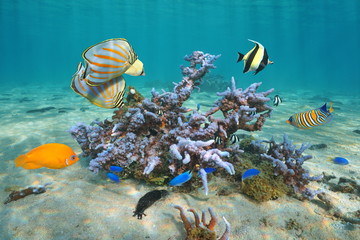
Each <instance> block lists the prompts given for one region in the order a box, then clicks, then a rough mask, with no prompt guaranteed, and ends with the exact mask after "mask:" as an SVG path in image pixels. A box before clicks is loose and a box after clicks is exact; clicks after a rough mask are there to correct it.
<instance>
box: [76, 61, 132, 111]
mask: <svg viewBox="0 0 360 240" xmlns="http://www.w3.org/2000/svg"><path fill="white" fill-rule="evenodd" d="M84 73H85V67H84V66H83V65H82V63H79V65H78V69H77V71H76V73H75V74H74V76H73V79H72V81H71V86H70V87H71V88H72V90H74V92H76V93H77V94H79V95H81V96H83V97H84V98H86V99H87V100H89V101H90V102H91V103H92V104H94V105H96V106H98V107H102V108H120V107H121V106H122V105H123V97H124V92H125V80H124V78H123V77H122V76H118V77H115V78H112V79H110V80H108V81H107V82H105V83H102V84H100V85H97V86H90V85H88V84H87V83H86V81H85V80H84V78H83V77H84Z"/></svg>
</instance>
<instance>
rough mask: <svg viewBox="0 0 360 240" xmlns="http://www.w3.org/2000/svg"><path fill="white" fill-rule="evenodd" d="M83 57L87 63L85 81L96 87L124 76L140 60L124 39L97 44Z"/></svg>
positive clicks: (83, 54)
mask: <svg viewBox="0 0 360 240" xmlns="http://www.w3.org/2000/svg"><path fill="white" fill-rule="evenodd" d="M82 57H83V58H84V59H85V62H86V64H85V67H86V68H85V73H84V78H85V81H86V82H87V83H88V84H89V85H95V86H96V85H99V84H103V83H105V82H107V81H109V80H110V79H112V78H116V77H118V76H120V75H122V74H123V73H125V72H126V71H128V70H129V69H130V67H131V66H132V65H133V64H134V63H135V62H136V60H138V56H137V55H136V53H135V51H134V49H133V48H132V46H131V45H130V44H129V42H128V41H127V40H126V39H124V38H113V39H108V40H105V41H102V42H100V43H98V44H95V45H93V46H91V47H89V48H87V49H86V50H85V51H84V52H83V53H82ZM140 63H141V61H140ZM140 63H139V62H138V63H137V64H140ZM141 64H142V63H141ZM141 64H140V65H141Z"/></svg>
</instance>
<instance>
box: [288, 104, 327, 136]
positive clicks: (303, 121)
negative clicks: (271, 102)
mask: <svg viewBox="0 0 360 240" xmlns="http://www.w3.org/2000/svg"><path fill="white" fill-rule="evenodd" d="M333 111H334V109H333V108H332V103H331V102H330V108H329V110H328V109H327V108H326V103H325V104H324V105H323V106H322V107H321V108H317V109H314V110H309V111H306V112H301V113H296V114H294V115H292V116H291V117H290V118H289V119H288V120H286V122H287V123H288V124H290V125H293V126H295V127H298V128H301V129H310V128H312V127H315V126H318V125H322V124H325V123H327V122H329V121H330V120H331V119H332V117H333V115H332V114H331V113H332V112H333Z"/></svg>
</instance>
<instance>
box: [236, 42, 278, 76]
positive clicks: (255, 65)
mask: <svg viewBox="0 0 360 240" xmlns="http://www.w3.org/2000/svg"><path fill="white" fill-rule="evenodd" d="M248 40H249V41H250V42H253V43H255V47H254V48H253V49H251V50H250V51H249V52H248V53H247V54H245V55H244V54H242V53H240V52H238V55H239V56H238V60H237V62H240V61H241V60H244V70H243V73H247V72H250V71H254V72H255V73H254V75H255V74H257V73H259V72H260V71H261V70H263V69H264V68H265V67H266V66H267V65H268V64H273V63H274V62H272V61H270V60H269V56H268V53H267V51H266V48H264V46H263V45H261V43H259V42H256V41H254V40H250V39H248Z"/></svg>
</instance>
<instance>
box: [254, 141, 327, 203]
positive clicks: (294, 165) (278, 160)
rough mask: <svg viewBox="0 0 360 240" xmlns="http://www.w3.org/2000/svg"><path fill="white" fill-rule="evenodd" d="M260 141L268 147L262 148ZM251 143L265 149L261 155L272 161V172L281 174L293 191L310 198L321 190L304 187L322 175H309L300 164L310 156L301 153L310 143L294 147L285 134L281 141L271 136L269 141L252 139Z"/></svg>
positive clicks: (319, 178)
mask: <svg viewBox="0 0 360 240" xmlns="http://www.w3.org/2000/svg"><path fill="white" fill-rule="evenodd" d="M262 142H264V143H268V144H269V147H268V148H264V146H263V145H261V143H262ZM253 145H255V148H257V149H259V150H260V149H261V150H260V151H265V153H263V154H261V157H262V158H264V159H268V160H270V161H272V163H273V166H274V174H275V175H282V176H283V177H284V180H285V183H286V184H287V185H288V186H290V187H292V188H293V190H294V192H295V193H300V194H301V195H302V196H303V197H305V198H307V199H310V200H311V199H313V198H314V197H315V196H316V195H317V194H319V193H321V192H322V191H321V190H316V191H312V190H310V189H308V188H307V187H306V186H307V185H308V184H309V183H310V181H319V180H321V179H322V177H323V175H320V176H313V177H311V176H310V175H309V172H308V171H307V170H306V169H304V168H303V166H302V165H303V164H304V162H305V161H306V160H309V159H311V158H312V156H311V155H303V152H304V151H305V150H306V149H307V148H309V147H310V146H311V145H310V144H302V145H301V147H300V148H299V149H296V146H295V145H293V144H292V141H291V140H289V139H288V137H287V135H286V134H285V135H284V139H283V142H282V143H279V144H277V143H276V142H275V140H274V138H272V139H271V140H270V141H254V142H253Z"/></svg>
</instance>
